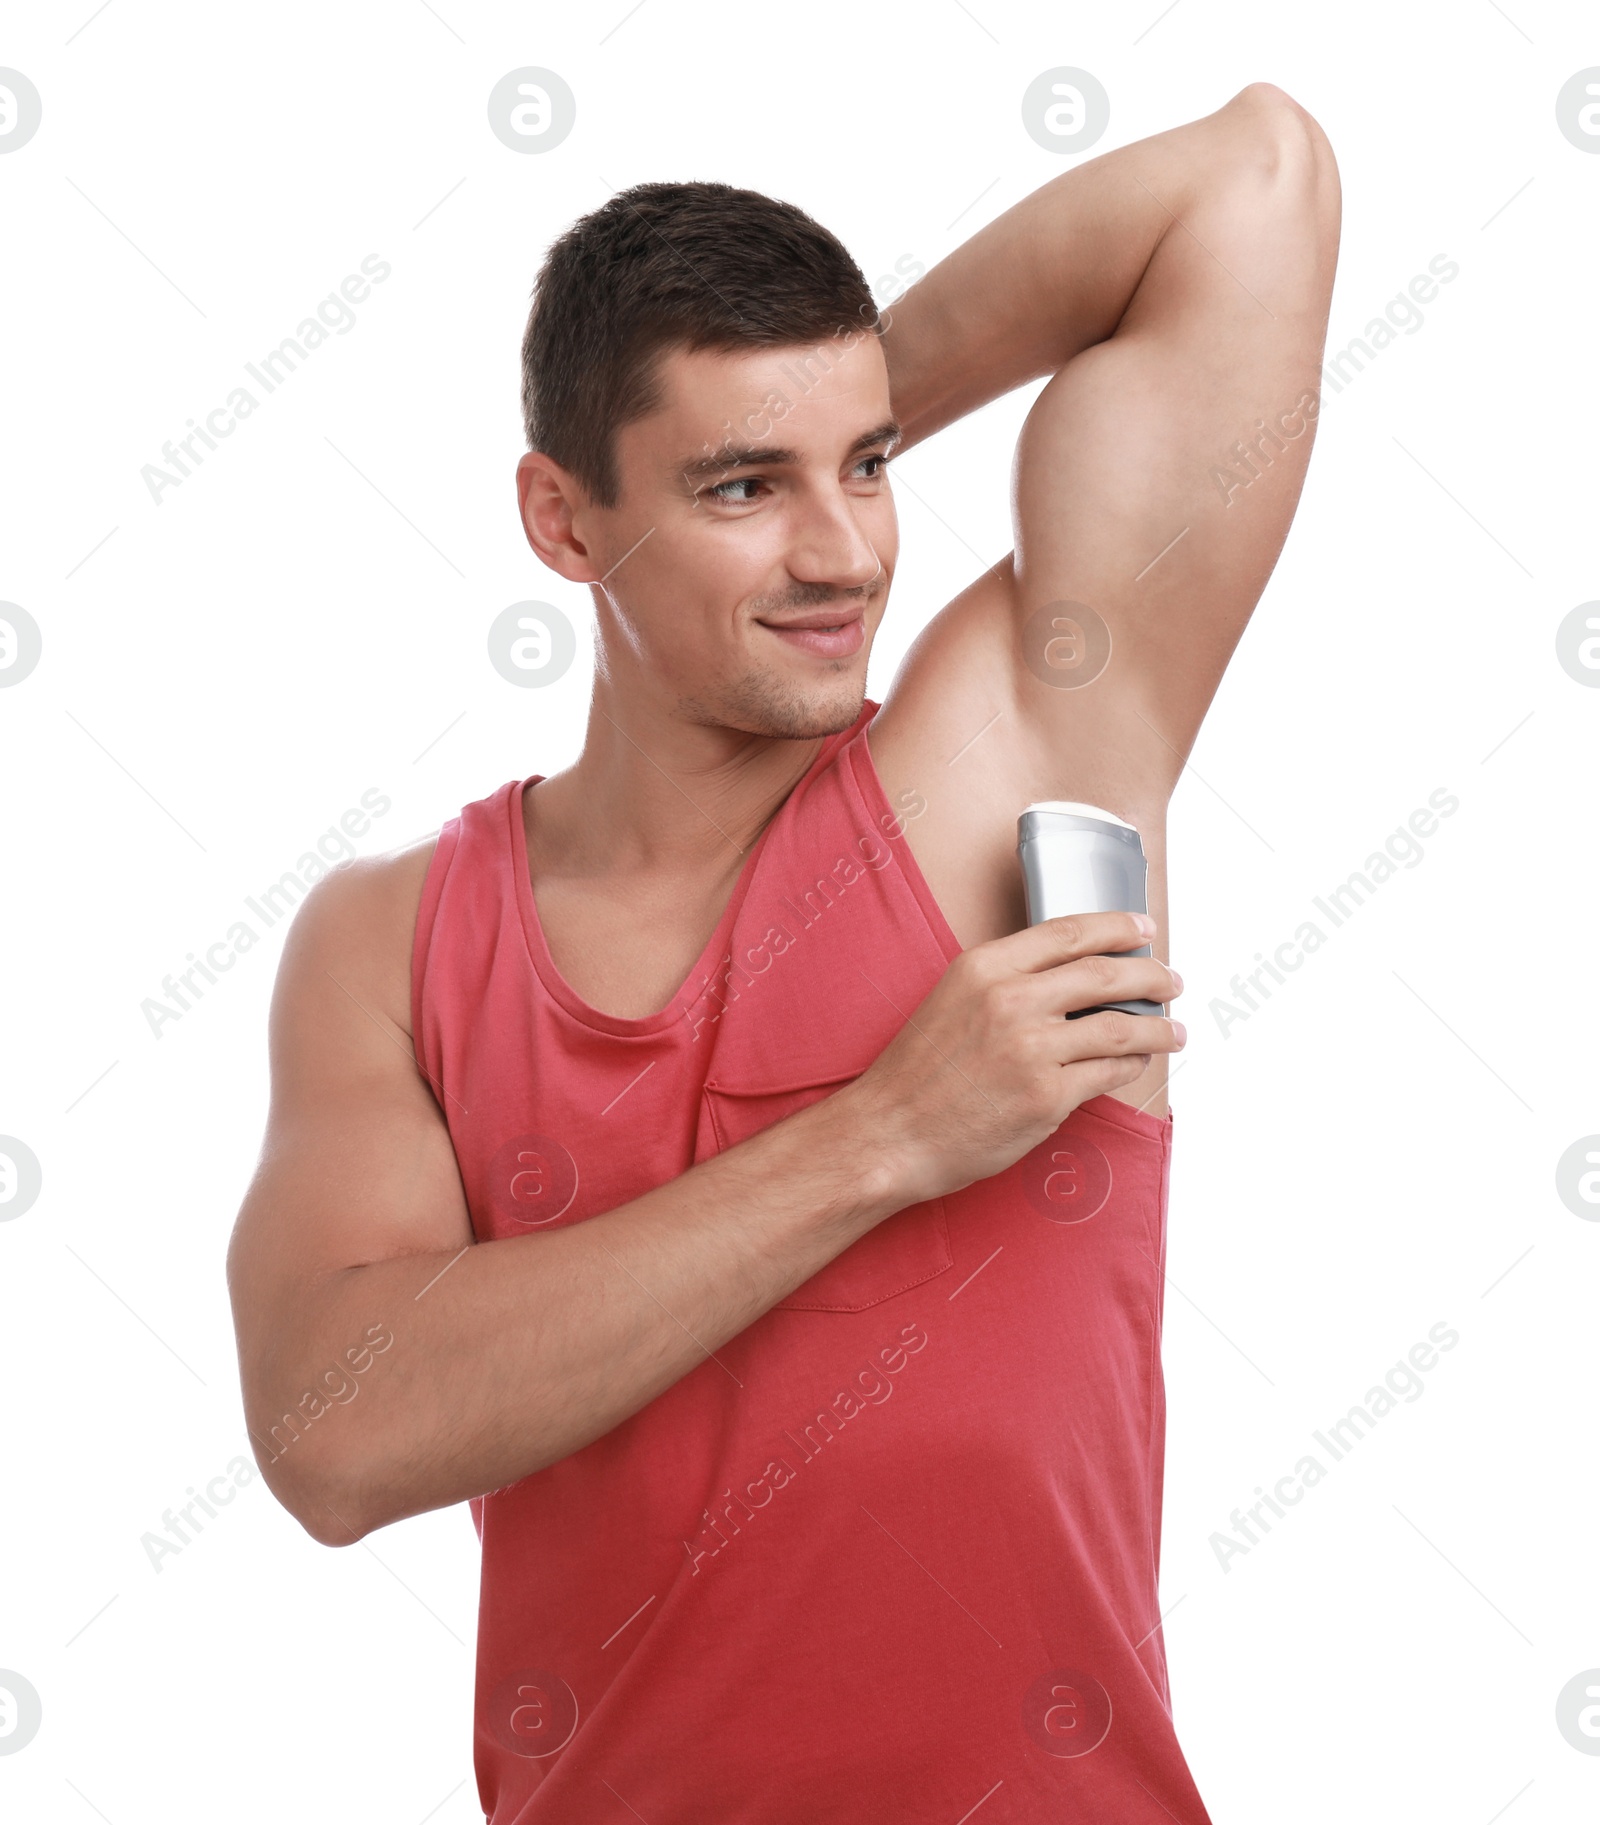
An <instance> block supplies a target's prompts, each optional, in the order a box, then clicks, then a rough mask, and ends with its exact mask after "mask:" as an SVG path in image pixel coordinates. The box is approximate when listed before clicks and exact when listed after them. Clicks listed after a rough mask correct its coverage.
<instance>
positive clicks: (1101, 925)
mask: <svg viewBox="0 0 1600 1825" xmlns="http://www.w3.org/2000/svg"><path fill="white" fill-rule="evenodd" d="M1155 929H1156V926H1155V920H1154V919H1152V918H1151V917H1150V915H1149V914H1148V913H1131V912H1092V913H1069V914H1066V915H1065V916H1063V917H1061V918H1059V919H1041V920H1040V921H1039V923H1038V924H1037V925H1029V926H1027V927H1025V928H1024V929H1023V930H1022V931H1019V932H1011V933H1009V934H1008V935H1007V936H1006V937H1004V938H994V939H991V940H990V942H989V944H988V945H987V946H986V947H985V948H987V949H989V950H992V951H993V952H994V953H995V955H996V957H998V958H1000V959H1002V960H1003V961H1004V962H1006V963H1007V964H1009V965H1010V966H1011V967H1012V968H1013V969H1018V970H1043V969H1050V968H1052V967H1053V966H1054V965H1055V964H1058V963H1071V962H1073V961H1074V960H1075V959H1076V958H1079V957H1088V956H1093V955H1097V954H1098V955H1103V954H1105V953H1108V952H1115V951H1133V950H1138V949H1139V947H1140V946H1141V945H1144V944H1148V943H1149V942H1150V940H1151V938H1152V937H1153V936H1154V935H1155Z"/></svg>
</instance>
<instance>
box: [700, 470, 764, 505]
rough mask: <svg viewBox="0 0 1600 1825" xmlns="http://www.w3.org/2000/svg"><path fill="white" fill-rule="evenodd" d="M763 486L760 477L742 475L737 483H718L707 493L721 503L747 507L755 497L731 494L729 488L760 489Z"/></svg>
mask: <svg viewBox="0 0 1600 1825" xmlns="http://www.w3.org/2000/svg"><path fill="white" fill-rule="evenodd" d="M761 486H762V482H761V477H760V476H759V475H741V476H740V477H738V479H737V480H736V481H731V482H718V483H717V484H716V486H715V487H714V488H708V489H707V490H706V492H707V493H708V494H710V495H712V496H713V497H714V498H715V499H717V500H719V501H727V502H728V503H729V504H730V505H731V506H747V505H748V504H749V502H750V501H751V500H753V499H754V498H755V497H754V496H753V495H749V494H729V493H727V492H726V490H727V489H729V488H759V487H761Z"/></svg>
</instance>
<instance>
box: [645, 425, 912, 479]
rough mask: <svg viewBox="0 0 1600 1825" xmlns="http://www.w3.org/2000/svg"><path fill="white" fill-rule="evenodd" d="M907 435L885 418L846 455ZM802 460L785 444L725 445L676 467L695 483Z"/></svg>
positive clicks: (898, 426) (859, 438) (857, 440)
mask: <svg viewBox="0 0 1600 1825" xmlns="http://www.w3.org/2000/svg"><path fill="white" fill-rule="evenodd" d="M904 435H905V432H904V431H903V429H902V428H901V425H900V422H899V420H898V419H894V418H886V419H885V420H884V421H883V423H882V424H881V425H874V426H873V428H872V429H871V430H870V431H863V432H862V433H861V435H860V436H859V437H858V438H857V439H856V440H855V442H854V443H853V444H852V445H851V446H850V448H849V449H848V450H847V451H846V452H845V455H846V456H856V455H858V454H859V453H860V452H861V451H863V450H870V449H871V448H872V447H873V446H874V445H875V444H890V445H893V444H897V443H899V441H900V439H901V438H902V437H903V436H904ZM799 461H800V452H799V451H798V450H794V449H790V448H789V446H788V445H786V444H724V445H723V446H722V449H721V450H720V451H719V452H718V453H717V454H716V455H715V456H698V457H691V458H689V459H688V460H687V461H685V462H682V463H679V464H678V465H677V466H678V469H679V470H680V471H681V473H682V474H683V476H684V477H685V479H686V480H691V481H692V480H696V479H698V478H699V477H701V476H705V475H722V474H724V473H725V472H726V471H727V470H729V469H749V468H753V467H757V466H759V467H761V468H768V469H778V468H783V467H785V466H786V465H792V464H795V463H798V462H799Z"/></svg>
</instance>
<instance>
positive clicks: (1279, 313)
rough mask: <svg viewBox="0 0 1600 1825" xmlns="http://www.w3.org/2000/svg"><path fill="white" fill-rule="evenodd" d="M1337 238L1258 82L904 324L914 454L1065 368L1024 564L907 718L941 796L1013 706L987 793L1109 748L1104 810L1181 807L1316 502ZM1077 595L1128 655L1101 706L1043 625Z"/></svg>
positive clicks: (1304, 157) (1278, 109)
mask: <svg viewBox="0 0 1600 1825" xmlns="http://www.w3.org/2000/svg"><path fill="white" fill-rule="evenodd" d="M1338 234H1339V182H1338V174H1337V170H1336V167H1335V165H1334V160H1333V155H1332V152H1331V150H1330V148H1329V146H1328V142H1327V139H1326V137H1325V136H1324V134H1323V133H1322V130H1321V129H1320V128H1319V127H1318V126H1317V124H1316V122H1315V121H1314V120H1312V118H1311V116H1310V115H1309V114H1307V113H1306V112H1305V110H1304V109H1303V108H1301V107H1300V106H1298V104H1297V103H1295V102H1294V101H1292V100H1291V99H1290V98H1289V97H1288V96H1287V95H1285V94H1284V93H1283V92H1282V91H1281V90H1279V89H1276V88H1273V87H1272V86H1270V85H1269V84H1265V83H1256V84H1252V85H1251V86H1250V87H1249V88H1247V89H1244V90H1243V91H1241V93H1240V94H1238V95H1236V96H1235V97H1234V98H1233V100H1232V101H1230V102H1229V103H1227V105H1226V106H1225V107H1222V108H1220V109H1218V110H1217V112H1216V113H1214V114H1210V115H1207V116H1205V117H1204V118H1203V119H1200V120H1197V121H1193V122H1190V123H1189V124H1188V125H1186V126H1181V127H1177V128H1174V129H1173V130H1171V131H1170V132H1165V133H1158V134H1156V135H1154V136H1153V137H1151V138H1149V139H1144V140H1140V141H1138V142H1136V143H1135V144H1133V145H1130V146H1126V147H1123V148H1121V149H1120V150H1118V151H1115V152H1111V153H1108V154H1106V155H1105V156H1104V157H1101V158H1097V159H1094V160H1092V161H1091V162H1089V163H1086V164H1084V165H1082V166H1081V167H1079V168H1077V169H1075V170H1072V171H1069V172H1065V173H1063V174H1062V175H1061V176H1059V177H1057V178H1053V179H1051V180H1050V182H1048V183H1046V184H1044V185H1043V186H1042V187H1041V188H1040V189H1038V190H1037V191H1035V192H1034V193H1033V194H1032V195H1030V196H1028V197H1026V198H1024V199H1023V200H1022V201H1021V202H1020V203H1018V204H1017V205H1016V206H1015V207H1013V208H1012V209H1010V210H1008V211H1006V212H1005V214H1003V215H1001V216H1000V217H999V218H998V219H997V220H995V221H994V222H992V223H990V224H989V225H988V226H987V227H985V228H983V229H982V230H980V231H979V232H978V233H977V234H975V235H974V236H973V237H972V238H971V239H970V240H969V241H967V242H966V243H965V244H964V245H963V246H961V247H959V248H957V249H956V250H955V252H953V253H952V254H951V255H950V256H949V257H948V258H947V259H945V260H943V261H941V262H940V263H939V265H937V266H936V267H934V269H933V270H932V271H931V272H930V273H929V274H928V275H927V277H926V278H925V279H923V280H922V281H921V282H920V283H919V284H917V285H916V286H914V287H913V288H912V290H911V291H910V292H909V293H908V294H907V295H906V297H905V298H904V299H903V300H902V301H901V302H900V303H898V304H897V305H896V306H895V307H894V309H893V312H892V321H891V323H890V326H889V328H888V330H887V332H886V334H885V337H884V343H883V347H884V354H885V358H886V360H887V362H888V367H889V380H890V391H891V397H892V400H893V403H894V409H895V413H896V416H897V418H898V419H899V420H900V422H901V423H902V425H903V426H904V427H905V430H906V443H905V446H904V447H909V446H910V445H912V444H914V443H916V442H918V441H920V440H921V439H923V438H926V437H928V436H929V435H931V434H932V433H933V432H934V431H936V430H938V429H939V428H940V427H941V426H943V425H946V424H949V423H950V422H952V421H953V420H954V419H956V418H959V417H960V416H962V415H963V414H964V413H966V412H969V411H971V410H973V409H974V408H975V407H977V406H979V405H981V404H983V403H984V402H985V401H987V400H989V399H993V398H995V397H996V396H998V395H999V394H1001V393H1004V392H1006V391H1008V390H1009V389H1011V388H1013V387H1016V386H1019V385H1021V384H1023V383H1024V382H1026V381H1028V380H1032V379H1037V378H1038V377H1039V376H1040V375H1043V374H1050V375H1052V376H1053V378H1052V379H1051V381H1050V383H1049V384H1048V385H1047V386H1046V387H1045V388H1044V389H1043V390H1042V391H1041V393H1040V394H1039V397H1038V399H1037V400H1036V401H1035V403H1034V405H1033V408H1032V410H1031V411H1030V413H1029V416H1028V419H1027V422H1026V425H1025V426H1024V429H1023V434H1022V437H1021V439H1020V440H1019V443H1018V448H1017V464H1016V475H1015V484H1014V490H1013V510H1014V516H1015V530H1016V548H1015V552H1014V554H1013V556H1012V557H1011V558H1008V559H1005V560H1003V561H1002V562H1001V564H999V565H997V566H995V567H994V568H993V570H991V571H990V572H989V573H986V575H985V576H984V577H982V578H980V579H979V580H978V581H977V582H976V583H975V584H973V585H972V587H971V588H970V589H969V590H967V591H966V592H964V594H963V595H962V596H961V597H959V598H958V599H957V600H956V602H955V603H953V604H952V605H951V606H950V608H948V609H946V610H945V611H944V613H943V614H942V615H941V616H940V617H938V618H937V619H936V620H935V622H934V623H933V624H932V625H931V626H930V628H929V629H928V630H927V631H926V633H925V634H924V636H923V638H922V640H921V641H920V642H919V643H918V646H917V648H915V649H914V650H913V652H912V654H911V655H910V657H909V658H908V660H907V663H906V667H905V669H904V671H903V673H902V675H901V677H900V678H899V679H898V680H897V681H896V686H895V691H894V692H892V693H891V694H890V696H889V698H888V699H887V701H886V703H885V708H884V713H883V714H884V726H885V730H886V731H889V730H891V729H892V740H891V739H886V740H885V741H884V744H883V745H885V746H891V745H892V746H893V747H895V749H896V750H897V751H896V753H895V756H894V762H893V764H894V767H895V769H896V771H897V773H904V774H905V776H906V777H934V776H935V774H934V772H933V771H932V770H933V769H934V768H935V767H937V766H939V765H942V764H943V763H944V761H945V760H947V758H948V756H949V755H950V754H951V753H953V752H955V751H956V750H957V749H959V748H960V747H961V746H962V745H963V744H964V743H965V742H967V741H968V740H970V738H971V736H972V734H973V731H974V730H975V729H977V728H979V727H981V726H983V725H984V723H985V721H986V720H987V719H988V718H989V717H990V716H992V715H994V714H995V712H996V711H1000V712H1003V713H1004V714H1005V716H1006V719H1007V727H1006V728H1005V729H1002V730H997V731H996V733H997V734H999V735H1000V737H1001V739H1000V740H998V741H995V740H992V739H991V738H989V737H985V740H984V741H983V742H981V743H979V744H978V745H977V747H976V748H975V749H974V753H973V757H972V759H973V772H974V774H980V773H982V771H983V770H984V769H985V768H988V769H990V777H989V778H988V779H987V781H986V782H985V783H986V784H987V785H988V786H989V787H990V788H991V791H990V792H989V793H987V794H984V795H982V796H984V797H993V796H994V795H996V794H998V795H999V796H1000V797H1001V798H1002V799H1007V795H1010V796H1014V795H1015V794H1016V792H1018V791H1021V792H1023V793H1024V794H1034V795H1040V796H1043V795H1046V794H1047V793H1048V790H1049V785H1048V776H1049V775H1050V774H1051V773H1052V772H1057V773H1059V771H1060V770H1061V768H1062V766H1063V765H1070V766H1071V767H1072V768H1073V769H1075V773H1076V777H1078V778H1079V779H1080V781H1081V780H1082V779H1083V773H1082V767H1081V764H1080V763H1081V762H1082V761H1083V759H1084V757H1086V756H1093V755H1112V754H1114V755H1115V757H1116V759H1115V765H1116V767H1117V768H1118V769H1119V770H1120V777H1119V779H1117V780H1111V779H1108V780H1107V784H1106V790H1107V791H1115V790H1120V792H1121V795H1122V797H1123V799H1124V802H1127V803H1138V804H1140V805H1142V806H1155V805H1159V804H1161V803H1164V802H1165V798H1166V797H1167V796H1168V795H1169V794H1170V791H1171V787H1172V785H1173V784H1174V783H1175V782H1176V779H1177V776H1178V773H1179V772H1180V771H1181V768H1182V765H1183V761H1184V758H1185V757H1186V756H1187V754H1188V752H1189V749H1190V747H1191V746H1192V744H1193V741H1194V738H1195V736H1196V734H1197V733H1198V730H1199V727H1200V722H1201V720H1202V718H1203V717H1204V715H1205V712H1206V709H1207V707H1208V705H1209V704H1210V701H1211V698H1212V696H1213V694H1214V693H1215V691H1216V688H1217V685H1218V683H1219V682H1220V680H1221V677H1222V673H1223V670H1224V668H1225V667H1226V665H1227V662H1228V659H1229V657H1230V656H1231V654H1232V651H1233V649H1234V647H1235V645H1236V644H1237V642H1238V640H1239V637H1240V635H1241V634H1242V633H1243V630H1244V627H1245V625H1246V623H1247V621H1248V619H1249V616H1250V613H1251V611H1252V610H1253V608H1254V606H1255V603H1256V601H1257V599H1258V597H1259V596H1260V593H1261V591H1262V589H1263V587H1264V586H1265V583H1266V580H1267V577H1268V576H1269V575H1270V573H1271V570H1272V567H1273V565H1274V563H1275V562H1276V560H1277V556H1278V553H1279V550H1280V549H1281V547H1282V544H1283V540H1284V537H1285V535H1286V533H1287V531H1288V526H1289V522H1290V519H1291V517H1292V516H1293V513H1294V509H1295V505H1296V503H1297V501H1298V499H1299V494H1300V488H1301V484H1302V481H1303V479H1304V475H1305V468H1306V460H1307V457H1308V456H1309V453H1310V448H1311V442H1312V430H1313V426H1314V423H1315V418H1316V411H1317V404H1318V385H1319V380H1318V377H1319V372H1320V366H1321V356H1322V345H1323V337H1324V333H1325V329H1326V323H1327V312H1328V301H1329V295H1330V292H1331V288H1332V283H1333V270H1334V263H1335V259H1336V255H1337V248H1338ZM1062 601H1068V602H1071V603H1075V604H1081V605H1084V606H1086V607H1087V608H1088V609H1089V610H1090V611H1091V615H1092V616H1093V617H1097V618H1098V621H1099V623H1100V624H1101V625H1102V626H1103V628H1104V630H1105V632H1106V634H1107V636H1108V637H1109V643H1110V648H1111V654H1112V657H1111V661H1110V663H1109V665H1107V667H1106V668H1105V672H1104V676H1103V677H1102V678H1101V679H1100V680H1098V681H1097V683H1096V686H1095V689H1094V690H1093V691H1078V690H1061V689H1056V690H1052V689H1047V688H1042V687H1041V686H1040V685H1039V683H1038V679H1039V677H1040V671H1039V662H1040V660H1041V654H1040V653H1039V652H1037V651H1030V649H1029V647H1028V641H1027V630H1028V628H1029V624H1030V619H1031V618H1032V617H1034V616H1035V615H1036V614H1037V612H1038V611H1039V610H1040V609H1041V608H1043V607H1045V606H1046V605H1049V604H1051V603H1057V602H1062ZM1038 644H1039V643H1038V642H1035V645H1038ZM1059 650H1060V651H1061V652H1063V653H1066V654H1067V656H1068V657H1070V656H1071V655H1070V648H1069V647H1066V646H1063V647H1062V648H1060V649H1059ZM1030 661H1031V662H1032V664H1031V666H1030ZM1030 673H1031V675H1030ZM1047 682H1055V683H1059V684H1062V685H1068V684H1072V683H1075V682H1077V680H1075V679H1074V678H1073V677H1072V676H1071V675H1070V673H1067V672H1063V673H1062V674H1061V675H1060V676H1059V678H1054V679H1047ZM1135 712H1137V715H1135ZM879 743H880V738H879V737H877V736H875V737H874V746H875V749H876V748H877V747H878V746H879ZM962 764H963V767H966V766H967V762H966V760H964V761H963V763H962ZM1108 764H1109V763H1108ZM971 783H972V784H974V785H977V784H978V783H979V782H978V780H977V779H974V780H972V782H971ZM973 797H974V802H978V799H979V795H978V794H974V795H973ZM1007 802H1009V801H1008V799H1007Z"/></svg>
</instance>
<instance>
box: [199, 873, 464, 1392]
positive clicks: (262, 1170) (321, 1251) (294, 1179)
mask: <svg viewBox="0 0 1600 1825" xmlns="http://www.w3.org/2000/svg"><path fill="white" fill-rule="evenodd" d="M386 867H393V864H392V863H389V862H388V861H387V859H386V860H385V862H384V863H383V864H380V865H379V868H378V869H376V870H374V872H373V874H372V875H370V876H368V877H367V878H365V879H361V878H356V879H352V880H349V881H339V880H338V879H337V878H334V879H331V880H329V881H328V882H325V883H323V884H322V886H321V887H320V888H319V889H318V890H316V891H315V893H314V894H313V896H312V897H310V898H308V900H307V902H306V904H305V906H304V907H303V908H302V910H301V913H300V914H299V916H298V917H297V920H296V925H295V928H294V930H293V931H292V932H291V934H290V938H289V943H288V946H287V947H286V949H285V953H284V958H283V962H282V964H281V966H280V969H279V976H278V983H277V986H276V989H275V991H274V996H273V1008H272V1046H271V1050H272V1103H271V1109H270V1112H269V1116H268V1122H267V1132H266V1138H265V1142H264V1145H263V1147H262V1153H261V1159H260V1163H259V1165H258V1167H257V1170H256V1174H255V1177H254V1179H253V1180H252V1182H251V1185H250V1188H249V1190H248V1192H247V1193H246V1196H245V1199H244V1203H243V1205H242V1207H241V1209H240V1212H239V1218H238V1222H237V1224H236V1226H235V1229H234V1234H233V1241H232V1244H231V1246H230V1249H229V1256H228V1277H229V1284H230V1288H231V1289H232V1292H233V1297H234V1305H235V1314H236V1321H237V1323H238V1327H239V1334H240V1344H241V1350H242V1352H243V1353H244V1355H245V1356H246V1358H247V1360H248V1359H250V1358H251V1357H253V1356H255V1355H256V1353H257V1351H258V1350H265V1349H267V1348H268V1347H269V1344H268V1340H269V1338H270V1337H271V1336H272V1335H273V1334H275V1333H279V1332H280V1331H282V1332H292V1330H293V1329H294V1323H293V1320H294V1318H295V1317H296V1315H306V1314H307V1312H308V1308H309V1307H310V1305H311V1304H312V1303H314V1293H315V1289H316V1287H317V1286H318V1285H319V1284H320V1283H321V1282H322V1281H324V1280H326V1279H327V1278H329V1277H330V1276H332V1275H336V1274H338V1273H340V1272H342V1271H344V1270H347V1269H350V1268H353V1267H358V1266H362V1265H365V1264H366V1263H368V1262H372V1261H378V1260H386V1259H389V1258H391V1257H394V1256H398V1255H408V1254H418V1255H431V1254H436V1253H440V1252H443V1251H446V1250H451V1249H456V1248H462V1247H465V1246H467V1245H468V1244H469V1243H470V1242H471V1241H472V1239H473V1236H472V1225H471V1219H470V1216H469V1214H468V1210H467V1204H466V1198H465V1195H464V1193H463V1191H462V1187H461V1180H460V1175H459V1172H458V1170H457V1166H456V1160H455V1154H454V1150H453V1148H452V1146H451V1141H450V1133H449V1128H448V1125H447V1124H446V1122H445V1120H444V1117H443V1114H442V1112H441V1110H440V1107H439V1104H438V1101H437V1100H436V1099H435V1097H434V1095H433V1092H432V1091H431V1090H430V1088H429V1086H428V1084H427V1082H426V1080H425V1079H424V1077H423V1076H422V1074H421V1072H420V1071H419V1069H418V1067H417V1064H416V1061H415V1057H414V1054H413V1049H412V1042H411V1036H410V1033H409V1031H408V1028H409V1024H410V1023H409V1017H408V1013H409V1010H408V1008H407V1005H406V996H405V989H404V981H405V976H406V964H407V962H408V959H409V944H408V938H407V932H408V927H407V925H406V921H405V916H404V912H405V904H406V902H407V894H406V888H407V886H408V883H406V882H405V881H403V880H402V881H401V882H400V883H396V882H394V881H393V880H392V879H390V880H385V879H384V878H382V873H381V870H382V869H383V868H386ZM397 885H398V887H399V888H400V895H399V899H398V902H397V898H396V892H395V889H396V886H397ZM330 890H331V891H330ZM318 896H320V898H319V897H318ZM401 947H404V948H403V949H402V948H401Z"/></svg>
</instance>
